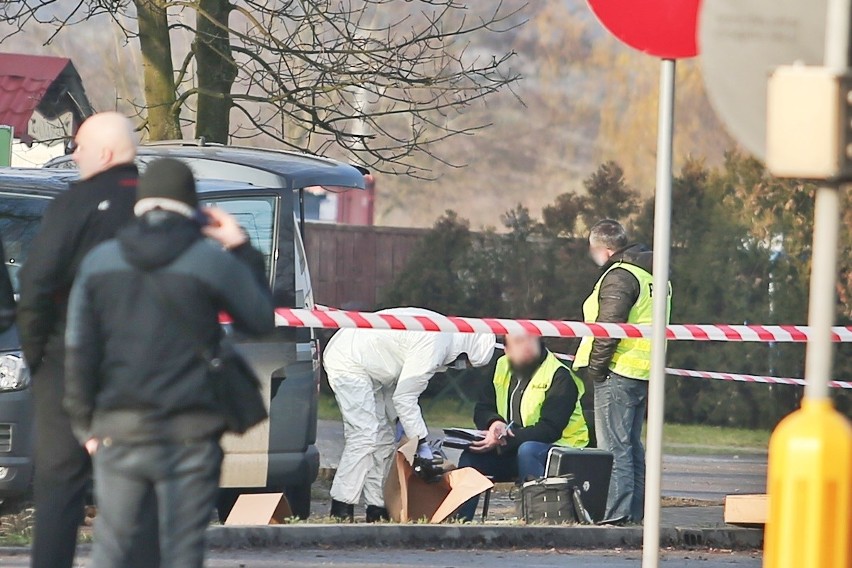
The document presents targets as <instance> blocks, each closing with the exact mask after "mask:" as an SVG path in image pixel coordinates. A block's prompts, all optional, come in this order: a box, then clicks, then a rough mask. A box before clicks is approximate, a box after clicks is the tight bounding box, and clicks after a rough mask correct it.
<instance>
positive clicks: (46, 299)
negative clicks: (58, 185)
mask: <svg viewBox="0 0 852 568" xmlns="http://www.w3.org/2000/svg"><path fill="white" fill-rule="evenodd" d="M64 197H65V196H64V195H61V196H59V197H57V198H56V199H55V200H54V201H53V203H51V204H50V205H49V206H48V208H47V211H45V214H44V217H43V218H42V222H41V226H40V229H39V231H38V233H37V234H36V236H35V238H34V239H33V242H32V244H31V245H30V250H29V252H28V255H27V260H26V262H25V263H24V265H23V266H22V267H21V271H20V273H19V279H20V290H21V299H20V302H19V303H18V333H19V334H20V336H21V347H22V349H23V351H24V356H25V357H26V359H27V364H28V365H29V366H30V369H31V370H32V371H33V372H34V371H35V370H36V369H37V368H38V366H39V365H40V364H41V360H42V358H43V357H44V350H45V346H46V345H47V341H48V339H49V338H50V335H51V333H53V332H54V330H55V329H56V325H57V323H58V322H59V321H60V320H61V318H62V317H63V315H64V314H62V313H61V310H63V309H64V301H60V299H59V296H60V295H61V296H64V295H65V294H67V293H68V289H67V287H68V286H69V284H70V282H71V280H70V278H69V275H68V273H69V271H70V267H71V264H72V262H73V256H74V255H73V251H74V249H75V246H76V243H77V241H78V238H79V232H80V230H81V227H82V226H83V223H80V222H79V219H77V216H76V215H75V214H73V213H72V212H71V211H65V209H66V207H65V202H66V200H65V199H64Z"/></svg>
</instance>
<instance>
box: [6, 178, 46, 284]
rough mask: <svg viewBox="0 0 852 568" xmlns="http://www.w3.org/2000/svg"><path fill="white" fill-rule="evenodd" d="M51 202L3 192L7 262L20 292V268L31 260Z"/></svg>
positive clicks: (11, 276) (41, 198) (7, 266)
mask: <svg viewBox="0 0 852 568" xmlns="http://www.w3.org/2000/svg"><path fill="white" fill-rule="evenodd" d="M49 204H50V199H48V198H45V197H36V196H28V195H12V194H9V193H0V234H1V235H3V252H4V254H5V257H4V258H3V262H4V264H5V265H6V268H7V270H8V271H9V276H10V278H11V279H12V286H13V287H14V289H15V293H17V292H18V269H19V268H20V267H21V266H22V265H23V264H24V261H26V259H27V252H28V251H29V249H30V243H32V240H33V238H34V237H35V235H36V232H37V231H38V227H39V224H40V223H41V218H42V215H44V211H45V209H47V206H48V205H49Z"/></svg>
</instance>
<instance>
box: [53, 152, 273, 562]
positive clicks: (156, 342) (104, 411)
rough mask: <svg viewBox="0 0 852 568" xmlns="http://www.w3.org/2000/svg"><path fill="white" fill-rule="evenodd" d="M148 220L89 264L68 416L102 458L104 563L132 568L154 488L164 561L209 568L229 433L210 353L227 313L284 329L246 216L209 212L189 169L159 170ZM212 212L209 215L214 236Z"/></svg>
mask: <svg viewBox="0 0 852 568" xmlns="http://www.w3.org/2000/svg"><path fill="white" fill-rule="evenodd" d="M134 212H135V214H136V220H135V221H133V222H131V224H130V225H128V226H127V227H126V228H124V229H122V230H121V231H120V232H119V233H118V236H117V238H116V239H115V240H112V241H108V242H106V243H104V244H102V245H100V246H99V247H97V248H96V249H94V250H93V251H92V252H91V253H90V254H89V256H88V257H86V259H85V260H84V261H83V264H82V266H81V269H80V272H79V274H78V276H77V279H76V281H75V284H74V287H73V289H72V292H71V299H70V305H69V311H68V323H67V331H66V352H67V357H66V395H65V408H66V410H67V412H68V414H69V416H70V417H71V425H72V428H73V430H74V433H75V435H76V436H77V438H78V439H79V440H80V441H81V443H83V444H84V445H85V447H86V448H87V449H88V450H89V452H90V453H92V454H93V461H94V466H95V496H96V498H97V502H98V522H97V526H96V531H95V533H96V538H95V547H94V551H93V559H92V562H93V566H95V567H96V568H113V567H114V568H119V567H123V566H126V565H127V563H128V561H129V552H130V548H131V543H132V540H133V535H134V531H135V528H136V527H135V519H138V518H139V517H140V516H144V515H146V514H154V512H153V511H144V510H142V509H143V508H144V507H145V501H144V499H143V497H144V495H145V493H146V492H147V491H149V490H150V489H152V488H153V490H154V491H155V493H156V495H157V505H158V507H157V509H158V510H157V513H156V514H157V515H158V518H159V524H160V556H161V562H162V563H163V565H164V566H181V567H186V568H195V567H200V566H202V565H203V560H204V548H205V547H204V533H205V529H206V527H207V524H208V521H209V519H210V515H211V513H212V511H213V507H214V504H215V500H216V495H217V491H218V486H219V474H220V469H221V463H222V457H223V455H222V450H221V447H220V445H219V439H220V437H221V435H222V433H223V432H224V430H225V423H224V419H223V416H222V412H221V409H220V407H219V405H218V403H217V401H216V400H215V398H214V395H213V391H212V389H211V388H210V386H209V384H208V381H209V379H208V368H209V363H208V362H207V360H206V359H205V358H204V357H203V356H202V355H201V353H202V352H215V351H216V349H217V347H218V345H219V342H220V341H221V335H222V330H221V327H220V325H219V313H220V312H227V313H228V314H229V315H230V316H231V318H232V320H233V324H234V326H235V327H236V328H237V329H239V330H240V331H242V332H245V333H248V334H250V335H260V334H265V333H269V332H271V331H272V330H273V329H274V316H273V307H272V300H271V294H270V291H269V286H268V284H267V283H266V276H265V272H264V268H263V267H264V263H263V257H262V255H261V253H260V252H258V251H257V250H255V249H254V248H252V247H251V245H250V244H249V241H248V238H247V236H246V234H245V232H244V231H243V230H242V229H241V228H240V227H239V225H238V224H237V222H236V220H235V219H234V218H233V217H232V216H230V215H228V214H227V213H225V212H224V211H222V210H219V209H212V208H211V209H204V210H203V211H201V210H199V209H198V201H197V196H196V192H195V181H194V179H193V176H192V172H191V171H190V169H189V168H188V167H187V166H186V165H185V164H184V163H183V162H180V161H178V160H173V159H168V158H165V159H160V160H156V161H153V162H151V163H150V164H149V165H148V169H147V171H146V172H145V175H144V176H142V178H141V179H140V182H139V189H138V196H137V202H136V206H135V209H134ZM199 215H206V216H207V217H208V219H207V221H206V222H204V226H203V227H202V223H201V222H199V220H198V219H199ZM205 236H207V237H210V238H209V239H206V238H204V237H205ZM190 332H191V333H190Z"/></svg>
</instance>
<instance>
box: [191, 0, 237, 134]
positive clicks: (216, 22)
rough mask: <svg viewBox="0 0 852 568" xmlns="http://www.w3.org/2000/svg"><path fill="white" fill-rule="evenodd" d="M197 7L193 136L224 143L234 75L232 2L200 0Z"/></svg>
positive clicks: (228, 127)
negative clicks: (230, 34) (229, 31)
mask: <svg viewBox="0 0 852 568" xmlns="http://www.w3.org/2000/svg"><path fill="white" fill-rule="evenodd" d="M198 8H199V9H198V11H197V12H196V17H195V18H196V22H195V28H196V33H195V41H194V42H193V46H192V48H193V50H194V51H195V64H196V77H197V82H198V110H197V111H196V118H195V137H196V138H202V137H203V138H204V139H205V140H207V141H208V142H220V143H222V144H227V143H228V134H229V132H230V124H231V121H230V114H231V104H232V103H231V86H232V85H233V84H234V79H235V78H236V76H237V66H236V63H235V62H234V57H233V54H232V53H231V40H230V37H229V33H228V16H229V15H230V12H231V5H230V2H228V0H199V2H198Z"/></svg>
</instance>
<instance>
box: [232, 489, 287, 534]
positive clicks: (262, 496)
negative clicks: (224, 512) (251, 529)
mask: <svg viewBox="0 0 852 568" xmlns="http://www.w3.org/2000/svg"><path fill="white" fill-rule="evenodd" d="M292 516H293V511H292V510H291V509H290V503H288V502H287V497H285V496H284V494H283V493H257V494H243V495H240V496H239V497H238V498H237V502H236V503H234V508H233V509H231V514H230V515H228V518H227V519H226V520H225V525H226V526H236V525H280V524H281V523H283V522H284V521H286V520H287V519H289V518H290V517H292Z"/></svg>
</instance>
